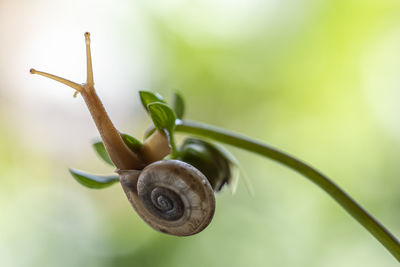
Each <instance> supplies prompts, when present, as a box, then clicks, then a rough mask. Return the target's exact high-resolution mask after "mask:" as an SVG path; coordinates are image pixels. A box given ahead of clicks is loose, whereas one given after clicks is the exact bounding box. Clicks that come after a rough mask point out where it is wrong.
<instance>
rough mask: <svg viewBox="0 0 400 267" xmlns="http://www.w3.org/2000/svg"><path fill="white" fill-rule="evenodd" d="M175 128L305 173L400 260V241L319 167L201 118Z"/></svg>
mask: <svg viewBox="0 0 400 267" xmlns="http://www.w3.org/2000/svg"><path fill="white" fill-rule="evenodd" d="M175 130H176V131H177V132H183V133H188V134H194V135H198V136H203V137H207V138H210V139H213V140H215V141H218V142H221V143H225V144H228V145H232V146H235V147H238V148H242V149H245V150H248V151H251V152H254V153H257V154H259V155H262V156H264V157H267V158H270V159H272V160H275V161H277V162H279V163H281V164H283V165H286V166H287V167H289V168H291V169H293V170H295V171H297V172H299V173H301V174H303V175H304V176H305V177H307V178H308V179H310V180H311V181H312V182H314V183H315V184H317V185H318V186H319V187H320V188H322V189H323V190H324V191H325V192H327V193H328V194H329V195H330V196H331V197H332V198H333V199H334V200H336V201H337V202H338V203H339V204H340V205H341V206H342V207H343V208H344V209H345V210H346V211H347V212H348V213H349V214H350V215H351V216H353V218H354V219H356V220H357V221H358V222H359V223H360V224H361V225H363V226H364V227H365V229H367V230H368V231H369V232H370V233H371V234H372V235H373V236H374V237H375V238H376V239H377V240H378V241H379V242H381V243H382V245H384V246H385V247H386V249H387V250H388V251H389V252H390V253H391V254H392V255H393V256H394V257H395V258H396V259H397V260H398V261H399V262H400V243H399V241H398V240H397V239H396V238H395V237H394V236H393V235H392V234H391V233H390V232H389V231H388V230H387V229H386V228H385V227H384V226H383V225H382V224H380V223H379V222H378V221H377V220H376V219H375V218H374V217H372V216H371V215H370V214H369V213H368V212H367V211H366V210H364V209H363V208H362V207H361V206H360V205H359V204H358V203H357V202H356V201H355V200H353V199H352V198H351V197H350V196H349V195H348V194H347V193H346V192H344V191H343V190H342V189H341V188H340V187H339V186H338V185H336V184H335V183H334V182H333V181H331V180H330V179H329V178H328V177H326V176H325V175H323V174H322V173H320V172H319V171H317V170H316V169H314V168H312V167H310V166H308V165H307V164H305V163H303V162H301V161H300V160H298V159H296V158H294V157H292V156H290V155H288V154H286V153H284V152H281V151H279V150H276V149H275V148H272V147H270V146H268V145H265V144H262V143H260V142H257V141H255V140H252V139H250V138H248V137H246V136H242V135H238V134H235V133H231V132H228V131H226V130H223V129H220V128H217V127H214V126H210V125H206V124H200V123H197V122H190V121H179V122H177V125H176V129H175Z"/></svg>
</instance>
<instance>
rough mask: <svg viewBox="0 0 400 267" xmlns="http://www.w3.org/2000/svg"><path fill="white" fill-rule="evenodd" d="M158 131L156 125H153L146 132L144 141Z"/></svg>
mask: <svg viewBox="0 0 400 267" xmlns="http://www.w3.org/2000/svg"><path fill="white" fill-rule="evenodd" d="M156 130H157V129H156V128H155V127H154V125H151V126H150V127H149V128H147V129H146V131H145V132H144V140H146V139H147V138H149V137H150V136H151V135H152V134H153V133H154V132H155V131H156Z"/></svg>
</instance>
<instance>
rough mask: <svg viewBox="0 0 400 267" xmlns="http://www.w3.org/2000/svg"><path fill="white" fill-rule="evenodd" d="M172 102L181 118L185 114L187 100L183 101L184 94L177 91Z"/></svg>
mask: <svg viewBox="0 0 400 267" xmlns="http://www.w3.org/2000/svg"><path fill="white" fill-rule="evenodd" d="M172 103H173V107H174V111H175V114H176V117H177V118H178V119H180V120H181V119H182V118H183V115H184V114H185V102H184V101H183V97H182V95H181V94H180V93H178V92H175V93H174V99H173V102H172Z"/></svg>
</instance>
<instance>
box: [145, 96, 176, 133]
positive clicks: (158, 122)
mask: <svg viewBox="0 0 400 267" xmlns="http://www.w3.org/2000/svg"><path fill="white" fill-rule="evenodd" d="M148 110H149V113H150V116H151V119H152V120H153V123H154V126H155V127H156V128H157V130H160V131H162V130H167V131H168V132H169V134H172V133H173V131H174V129H175V120H176V115H175V112H174V111H173V110H172V109H171V108H170V107H169V106H168V105H166V104H163V103H159V102H155V103H151V104H149V105H148Z"/></svg>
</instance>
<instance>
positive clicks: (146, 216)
mask: <svg viewBox="0 0 400 267" xmlns="http://www.w3.org/2000/svg"><path fill="white" fill-rule="evenodd" d="M118 173H119V175H120V180H121V185H122V188H123V189H124V191H125V194H126V195H127V197H128V199H129V201H130V203H131V205H132V206H133V208H134V209H135V210H136V211H137V213H138V214H139V216H140V217H141V218H142V219H143V220H144V221H145V222H146V223H147V224H149V225H150V226H151V227H153V228H154V229H156V230H158V231H160V232H163V233H167V234H170V235H176V236H188V235H193V234H196V233H198V232H200V231H202V230H203V229H204V228H205V227H207V225H208V224H209V223H210V222H211V219H212V217H213V215H214V211H215V198H214V193H213V189H212V188H211V185H210V183H209V182H208V180H207V178H206V177H205V176H204V175H203V174H202V173H201V172H200V171H199V170H197V169H196V168H195V167H193V166H191V165H189V164H187V163H185V162H182V161H178V160H165V161H157V162H154V163H152V164H150V165H148V166H146V167H145V168H144V169H143V170H142V171H138V170H125V171H124V170H118Z"/></svg>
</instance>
